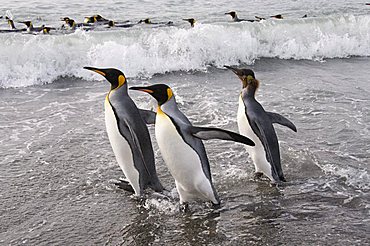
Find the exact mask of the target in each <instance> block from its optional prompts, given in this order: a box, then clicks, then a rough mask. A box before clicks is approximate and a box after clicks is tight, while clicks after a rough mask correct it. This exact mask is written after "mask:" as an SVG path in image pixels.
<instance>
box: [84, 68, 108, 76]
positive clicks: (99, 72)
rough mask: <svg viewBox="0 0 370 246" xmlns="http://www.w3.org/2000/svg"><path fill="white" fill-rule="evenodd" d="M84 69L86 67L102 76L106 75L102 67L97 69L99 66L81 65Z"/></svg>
mask: <svg viewBox="0 0 370 246" xmlns="http://www.w3.org/2000/svg"><path fill="white" fill-rule="evenodd" d="M83 68H84V69H87V70H90V71H93V72H95V73H98V74H100V75H102V76H104V77H106V76H107V74H106V73H105V72H104V71H103V70H104V69H99V68H95V67H83Z"/></svg>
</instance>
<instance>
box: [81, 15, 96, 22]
mask: <svg viewBox="0 0 370 246" xmlns="http://www.w3.org/2000/svg"><path fill="white" fill-rule="evenodd" d="M95 22H96V18H95V17H94V16H87V17H85V19H84V23H85V24H90V23H95Z"/></svg>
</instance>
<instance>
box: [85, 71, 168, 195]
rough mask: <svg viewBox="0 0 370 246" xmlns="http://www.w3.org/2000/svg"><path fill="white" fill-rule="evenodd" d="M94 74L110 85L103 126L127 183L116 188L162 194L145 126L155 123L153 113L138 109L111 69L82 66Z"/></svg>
mask: <svg viewBox="0 0 370 246" xmlns="http://www.w3.org/2000/svg"><path fill="white" fill-rule="evenodd" d="M84 69H87V70H91V71H93V72H96V73H98V74H100V75H102V76H103V77H105V79H106V80H108V82H109V83H110V84H111V87H110V90H109V92H108V94H107V96H106V98H105V104H104V107H105V125H106V128H107V133H108V138H109V141H110V143H111V146H112V149H113V152H114V154H115V156H116V159H117V162H118V164H119V166H120V167H121V169H122V171H123V173H124V174H125V176H126V178H127V180H128V183H129V184H130V185H128V184H125V183H124V182H123V183H122V184H121V185H119V186H121V188H123V189H126V190H128V191H132V190H133V191H134V193H135V195H137V196H141V195H143V191H144V189H145V188H147V187H150V188H152V189H153V190H155V191H157V192H161V191H163V186H162V184H161V183H160V181H159V179H158V176H157V172H156V169H155V162H154V153H153V147H152V142H151V140H150V135H149V131H148V128H147V126H146V123H147V124H154V122H155V113H154V112H152V111H149V110H140V109H138V108H137V107H136V105H135V103H134V102H133V101H132V99H131V98H130V97H129V95H128V92H127V82H126V77H125V75H124V74H123V73H122V72H121V71H120V70H117V69H114V68H106V69H102V68H94V67H84Z"/></svg>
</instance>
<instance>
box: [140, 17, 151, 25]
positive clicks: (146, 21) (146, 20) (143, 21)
mask: <svg viewBox="0 0 370 246" xmlns="http://www.w3.org/2000/svg"><path fill="white" fill-rule="evenodd" d="M138 23H139V24H140V23H145V24H151V23H152V22H151V21H150V19H149V18H146V19H144V20H140V21H139V22H138Z"/></svg>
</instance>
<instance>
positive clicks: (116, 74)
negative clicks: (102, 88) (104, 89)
mask: <svg viewBox="0 0 370 246" xmlns="http://www.w3.org/2000/svg"><path fill="white" fill-rule="evenodd" d="M84 69H87V70H91V71H93V72H95V73H98V74H100V75H102V76H103V77H104V78H105V79H106V80H108V82H109V83H110V84H111V90H115V89H118V88H120V87H122V86H123V85H125V84H126V77H125V75H124V74H123V73H122V72H121V71H120V70H118V69H115V68H95V67H84Z"/></svg>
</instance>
